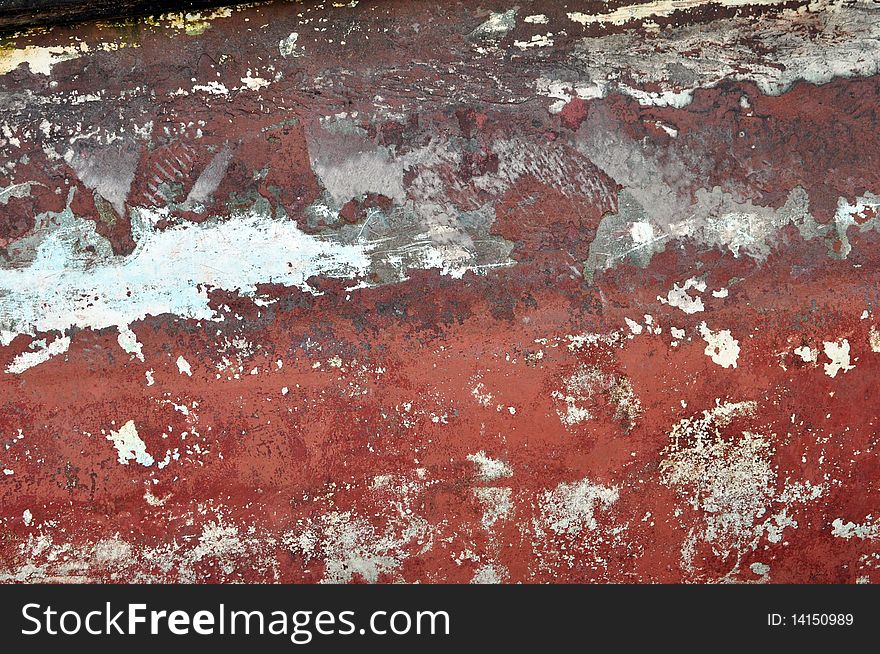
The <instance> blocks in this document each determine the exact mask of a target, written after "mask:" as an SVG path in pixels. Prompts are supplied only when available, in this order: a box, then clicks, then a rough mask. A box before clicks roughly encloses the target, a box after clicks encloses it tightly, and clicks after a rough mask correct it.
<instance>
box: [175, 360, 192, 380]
mask: <svg viewBox="0 0 880 654" xmlns="http://www.w3.org/2000/svg"><path fill="white" fill-rule="evenodd" d="M176 363H177V371H178V372H179V373H180V374H181V375H187V376H189V377H192V368H190V365H189V361H187V360H186V359H184V358H183V355H181V356H179V357H177V362H176Z"/></svg>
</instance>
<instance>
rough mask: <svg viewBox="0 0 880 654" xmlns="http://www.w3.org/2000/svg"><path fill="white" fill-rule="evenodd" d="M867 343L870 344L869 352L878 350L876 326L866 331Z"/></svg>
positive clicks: (879, 332)
mask: <svg viewBox="0 0 880 654" xmlns="http://www.w3.org/2000/svg"><path fill="white" fill-rule="evenodd" d="M868 345H870V346H871V352H880V331H877V328H876V327H871V329H870V330H869V331H868Z"/></svg>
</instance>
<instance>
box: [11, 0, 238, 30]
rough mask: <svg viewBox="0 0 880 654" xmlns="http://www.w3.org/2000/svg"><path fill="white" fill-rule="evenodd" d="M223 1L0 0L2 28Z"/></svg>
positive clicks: (178, 9)
mask: <svg viewBox="0 0 880 654" xmlns="http://www.w3.org/2000/svg"><path fill="white" fill-rule="evenodd" d="M222 4H224V3H223V2H222V1H219V0H158V2H157V1H155V0H154V1H153V2H148V1H147V0H0V31H9V30H13V29H15V28H21V27H34V26H36V25H58V24H64V23H71V22H75V21H78V20H79V21H82V20H88V19H97V18H101V19H107V18H117V19H118V18H126V17H128V18H132V17H136V16H140V15H150V14H155V13H159V12H161V11H166V10H169V11H170V10H173V11H175V12H179V13H182V14H185V13H189V12H192V11H193V10H196V9H203V8H204V7H216V6H217V5H222Z"/></svg>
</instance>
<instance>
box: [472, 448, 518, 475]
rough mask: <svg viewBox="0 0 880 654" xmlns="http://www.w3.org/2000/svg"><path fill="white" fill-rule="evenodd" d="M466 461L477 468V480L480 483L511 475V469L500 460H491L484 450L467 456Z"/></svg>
mask: <svg viewBox="0 0 880 654" xmlns="http://www.w3.org/2000/svg"><path fill="white" fill-rule="evenodd" d="M467 460H468V461H470V462H471V463H473V464H474V465H475V466H476V467H477V479H479V480H480V481H493V480H495V479H501V478H502V477H510V476H512V475H513V469H512V468H511V467H510V466H509V465H507V464H506V463H505V462H504V461H501V460H500V459H493V458H492V457H490V456H488V455H487V454H486V452H485V451H484V450H480V451H479V452H477V453H476V454H468V455H467Z"/></svg>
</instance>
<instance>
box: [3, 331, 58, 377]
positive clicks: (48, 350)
mask: <svg viewBox="0 0 880 654" xmlns="http://www.w3.org/2000/svg"><path fill="white" fill-rule="evenodd" d="M68 348H70V337H68V336H62V337H59V338H56V339H55V340H54V341H52V342H51V343H49V345H47V346H46V347H44V348H42V349H39V350H37V351H36V352H22V353H21V354H19V355H18V356H16V357H15V358H14V359H13V360H12V362H11V363H10V364H9V365H8V366H6V372H8V373H11V374H14V375H20V374H21V373H23V372H24V371H25V370H28V369H29V368H33V367H34V366H37V365H39V364H41V363H45V362H46V361H48V360H49V359H51V358H52V357H54V356H57V355H59V354H64V353H65V352H67V350H68Z"/></svg>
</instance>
